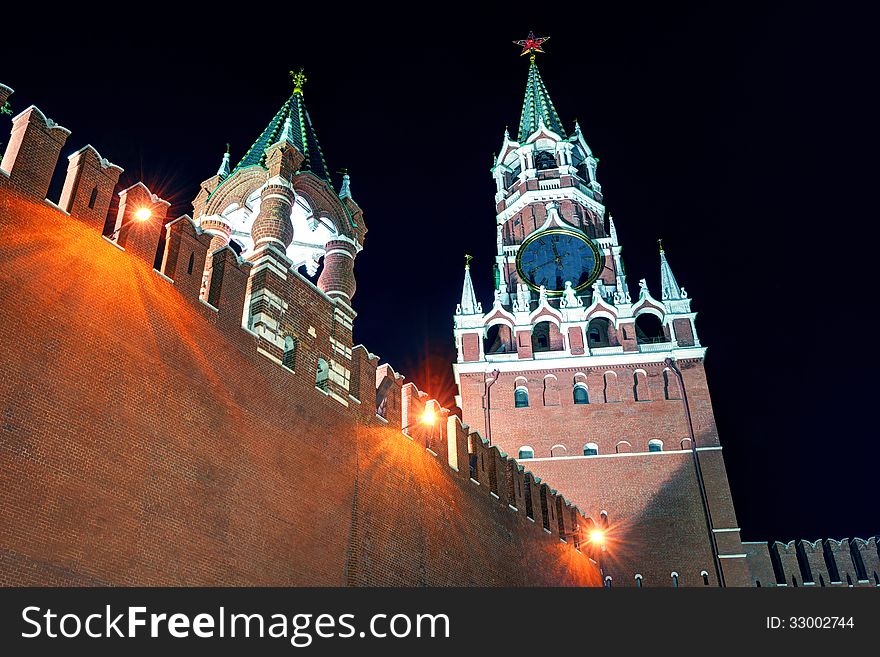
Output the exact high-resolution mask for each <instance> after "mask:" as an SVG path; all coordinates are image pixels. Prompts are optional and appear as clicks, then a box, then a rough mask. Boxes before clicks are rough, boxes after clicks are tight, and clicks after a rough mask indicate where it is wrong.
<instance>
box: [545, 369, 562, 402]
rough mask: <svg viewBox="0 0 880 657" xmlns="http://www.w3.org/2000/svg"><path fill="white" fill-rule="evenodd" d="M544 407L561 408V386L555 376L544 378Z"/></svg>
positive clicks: (550, 375) (549, 375)
mask: <svg viewBox="0 0 880 657" xmlns="http://www.w3.org/2000/svg"><path fill="white" fill-rule="evenodd" d="M544 406H559V386H558V385H557V382H556V377H555V376H554V375H553V374H548V375H547V376H545V377H544Z"/></svg>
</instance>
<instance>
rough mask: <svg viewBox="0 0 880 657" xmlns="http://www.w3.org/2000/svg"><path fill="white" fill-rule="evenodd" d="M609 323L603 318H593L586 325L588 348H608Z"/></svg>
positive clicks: (609, 339) (609, 340)
mask: <svg viewBox="0 0 880 657" xmlns="http://www.w3.org/2000/svg"><path fill="white" fill-rule="evenodd" d="M610 328H611V322H609V321H608V320H607V319H605V318H604V317H594V318H593V319H591V320H590V323H589V324H587V343H588V345H589V346H590V347H610V346H611V338H610V336H609V330H610Z"/></svg>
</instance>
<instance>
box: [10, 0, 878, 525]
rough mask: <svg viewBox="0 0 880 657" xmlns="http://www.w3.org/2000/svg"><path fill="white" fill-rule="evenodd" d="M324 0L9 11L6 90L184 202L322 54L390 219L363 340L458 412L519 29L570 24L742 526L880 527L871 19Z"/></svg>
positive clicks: (325, 91)
mask: <svg viewBox="0 0 880 657" xmlns="http://www.w3.org/2000/svg"><path fill="white" fill-rule="evenodd" d="M303 4H304V3H296V4H293V3H291V4H289V5H286V6H285V5H283V4H282V5H278V4H272V5H271V9H270V6H269V5H265V4H264V3H251V4H250V5H249V6H248V5H241V6H237V7H236V8H235V10H234V12H231V13H230V15H231V16H232V18H226V17H225V16H224V13H223V11H221V10H219V9H212V10H210V11H206V12H204V14H203V15H200V16H183V15H181V14H180V10H179V9H177V8H173V9H172V8H163V7H160V6H159V5H156V4H152V3H150V4H144V5H115V6H114V8H113V9H112V10H109V11H107V12H106V13H104V12H102V11H99V10H95V13H94V15H92V16H89V17H87V20H84V19H83V18H82V16H80V18H79V19H76V18H74V17H72V16H64V15H63V14H52V16H51V17H50V16H48V15H46V16H45V17H44V19H45V25H46V27H45V28H44V29H43V30H42V31H41V33H40V34H39V38H34V33H33V30H29V31H28V32H29V33H28V34H24V32H25V31H24V30H16V29H12V30H9V31H4V34H3V47H2V53H3V54H2V59H0V82H3V83H5V84H7V85H9V86H11V87H13V88H14V89H15V90H16V92H15V94H14V95H13V96H12V98H11V102H12V106H13V110H14V112H15V113H18V112H19V111H21V110H23V109H24V108H25V107H27V106H28V105H29V104H31V103H34V104H36V105H38V106H39V107H40V108H41V109H42V110H44V111H45V112H46V114H47V115H48V116H49V117H51V118H52V119H54V120H56V121H58V122H59V123H60V124H61V125H63V126H65V127H67V128H69V129H71V130H72V135H71V137H70V138H69V140H68V142H67V146H66V147H65V149H64V151H63V152H62V157H63V158H64V157H66V156H67V155H68V154H70V153H71V152H72V151H73V150H75V149H77V148H79V147H80V146H82V145H84V144H86V143H91V144H92V145H94V146H95V147H96V148H97V149H98V151H99V152H100V153H101V154H102V155H103V156H105V157H107V158H108V159H110V160H111V161H112V162H114V163H117V164H119V165H120V166H122V167H123V168H124V169H125V174H124V176H123V180H122V182H123V183H125V184H131V183H133V182H135V181H136V180H143V181H144V182H145V183H146V184H147V185H148V186H149V187H150V188H151V189H152V190H153V191H155V192H157V193H159V194H160V195H161V196H163V197H164V198H166V199H168V200H170V201H172V202H173V204H174V208H173V210H174V212H175V214H174V215H173V216H177V215H178V214H182V213H184V212H190V211H191V206H190V205H189V202H190V201H191V199H192V198H193V196H194V195H195V193H196V191H197V188H198V183H199V182H200V181H201V180H204V179H205V178H208V177H210V176H211V175H213V174H214V172H215V171H216V169H217V167H218V165H219V163H220V158H221V155H222V153H223V150H224V148H225V144H226V143H227V142H229V143H231V145H232V157H233V162H236V161H238V159H239V158H240V157H241V156H242V155H243V153H244V152H245V150H246V149H247V148H248V147H249V146H250V144H251V143H252V142H253V141H254V139H255V138H256V137H257V136H258V135H259V133H260V132H261V131H262V130H263V128H264V127H265V126H266V125H267V124H268V122H269V120H270V119H271V118H272V116H273V115H274V114H275V112H277V110H278V108H279V107H280V106H281V104H282V103H283V102H284V101H285V99H286V98H287V96H288V95H289V94H290V91H291V88H292V87H291V84H290V82H289V76H288V71H289V70H290V69H291V68H299V67H300V66H303V67H304V68H305V70H306V73H307V74H308V76H309V81H308V83H307V84H306V87H305V99H306V104H307V106H308V108H309V112H310V114H311V116H312V120H313V121H314V123H315V126H316V129H317V131H318V135H319V138H320V140H321V143H322V146H323V150H324V155H325V157H326V159H327V162H328V165H329V166H330V168H331V170H332V171H337V170H338V169H340V168H342V167H346V168H348V169H349V171H350V173H351V176H352V192H353V196H354V198H355V200H356V201H357V202H358V203H359V204H360V206H361V207H362V208H363V209H364V213H365V220H366V223H367V226H368V228H369V234H368V236H367V241H366V247H365V250H364V251H363V253H362V254H361V255H360V256H359V257H358V262H357V268H356V273H357V276H358V293H357V296H356V298H355V300H354V305H355V308H356V310H357V311H358V313H359V318H358V320H357V322H356V325H355V340H356V341H357V342H362V343H364V344H366V345H367V346H368V348H369V349H370V350H371V351H372V352H374V353H376V354H378V355H379V356H380V357H381V358H382V360H383V361H387V362H390V363H391V364H392V365H393V366H394V367H395V368H396V369H397V370H399V371H401V372H402V373H403V374H405V375H406V377H407V379H408V380H412V381H414V382H415V383H417V384H418V385H419V386H420V387H421V388H423V389H425V390H426V391H428V392H430V393H431V394H432V395H434V396H436V397H438V398H439V399H440V400H441V401H443V402H445V403H446V404H448V405H451V404H452V403H453V402H452V396H453V395H454V393H455V390H454V385H453V380H452V370H451V362H452V360H453V359H454V356H455V352H454V348H453V341H452V312H453V310H454V308H455V304H456V302H457V297H458V296H459V295H460V293H461V280H462V267H463V254H464V253H470V254H472V255H474V262H473V263H472V269H473V274H474V283H475V285H476V288H477V293H478V296H479V297H480V299H481V300H482V302H483V304H484V306H486V307H488V304H489V303H490V300H491V293H492V272H491V266H492V257H493V256H494V251H495V228H494V203H493V194H494V183H493V181H492V179H491V176H490V173H489V168H490V166H491V163H492V157H493V154H494V153H496V152H497V149H498V148H499V147H500V145H501V141H502V135H503V132H504V128H505V126H506V125H508V126H510V127H511V132H512V133H514V134H515V126H516V125H517V123H518V121H519V114H520V109H521V106H522V97H523V91H524V88H525V81H526V72H527V68H528V61H527V58H519V56H518V55H519V49H518V48H517V47H516V46H514V45H513V44H512V43H511V42H512V41H513V40H515V39H522V38H524V37H525V36H526V34H527V33H528V31H529V30H534V31H535V33H536V34H537V35H538V36H543V35H546V34H549V35H550V36H551V39H550V41H549V42H548V43H547V44H546V51H547V54H546V55H543V56H539V57H540V59H539V65H540V68H541V72H542V75H543V77H544V81H545V82H546V84H547V87H548V89H549V91H550V94H551V97H552V98H553V100H554V103H555V105H556V108H557V110H558V112H559V114H560V116H561V118H562V120H563V123H564V125H565V126H566V128H567V129H568V130H571V128H572V125H573V122H574V120H575V118H577V119H578V120H579V121H580V124H581V127H582V129H583V131H584V134H585V136H586V139H587V141H588V143H589V144H590V146H591V148H592V149H593V152H594V154H595V155H596V156H597V157H598V158H599V159H600V164H599V172H598V177H599V181H600V182H601V183H602V186H603V192H604V194H605V200H606V203H607V208H608V211H609V212H610V213H611V214H612V215H613V216H614V218H615V222H616V224H617V228H618V233H619V236H620V240H621V243H622V245H623V247H624V252H623V255H624V260H625V264H626V267H627V274H628V280H629V283H630V286H631V289H632V291H633V294H634V295H635V294H636V293H637V290H638V286H637V282H638V280H639V278H642V277H647V279H648V283H649V286H650V287H651V290H652V291H653V292H654V293H655V295H657V296H659V280H658V279H659V267H658V256H657V245H656V239H657V238H658V237H662V238H663V240H664V245H665V247H666V249H667V255H668V257H669V260H670V263H671V265H672V267H673V270H674V272H675V274H676V276H677V278H678V281H679V283H680V284H681V285H683V286H685V287H686V288H687V290H688V292H689V293H690V295H691V297H693V299H694V303H693V306H694V308H695V310H697V311H698V312H699V317H698V320H697V328H698V331H699V333H700V338H701V340H702V342H703V344H705V345H707V346H708V347H709V352H708V356H707V360H706V368H707V372H708V377H709V383H710V388H711V390H712V394H713V400H714V404H715V410H716V415H717V421H718V426H719V430H720V433H721V439H722V441H723V443H724V446H725V451H724V453H725V457H726V462H727V466H728V471H729V474H730V483H731V486H732V489H733V495H734V502H735V504H736V509H737V512H738V515H739V522H740V526H741V527H742V528H743V536H744V538H745V539H746V540H759V539H765V540H766V539H783V540H790V539H793V538H809V539H816V538H820V537H828V536H830V537H836V538H841V537H843V536H853V535H859V536H863V537H866V536H867V535H870V534H874V533H877V532H880V513H878V511H877V485H876V479H875V477H876V470H877V465H878V449H877V439H878V431H877V427H876V421H875V418H876V406H875V405H876V404H877V403H878V401H877V400H878V395H880V380H878V378H880V375H878V371H877V370H878V365H877V363H876V362H875V361H874V360H873V357H874V355H875V352H876V349H877V345H878V344H880V336H878V335H876V334H874V332H873V329H874V328H876V327H877V322H876V320H872V319H871V318H870V316H871V315H873V314H876V309H875V307H874V306H876V301H875V300H874V297H875V295H876V293H877V292H876V291H877V285H878V280H877V276H876V274H875V271H876V270H875V263H876V261H877V254H876V244H877V241H876V238H877V232H878V231H877V228H876V221H877V217H878V214H877V209H876V194H875V193H874V190H875V188H876V185H877V182H876V175H877V166H876V154H877V152H878V140H877V128H876V121H877V117H878V116H880V112H878V106H877V103H876V100H875V99H874V95H875V94H876V80H877V73H876V64H877V57H876V51H875V50H873V49H872V48H871V45H872V43H873V42H874V41H875V37H874V35H872V34H868V29H869V25H871V24H876V23H875V22H874V21H875V17H874V16H866V15H863V14H860V13H858V12H854V11H852V10H850V9H846V8H844V7H843V5H842V4H839V3H835V4H830V5H829V4H828V3H823V4H822V5H819V4H816V5H815V6H809V3H797V4H792V5H788V6H785V5H777V6H775V7H773V8H768V7H766V6H764V7H762V6H758V7H753V8H748V7H747V6H745V5H743V4H742V3H736V4H735V5H733V6H732V7H731V8H730V9H728V10H723V9H719V8H717V7H716V8H711V9H707V8H705V7H703V8H694V7H688V6H685V5H680V6H678V7H677V8H670V7H669V6H667V5H668V3H662V5H663V6H662V7H654V8H653V9H642V8H639V7H637V6H635V5H633V4H630V3H626V4H624V3H619V2H614V3H610V2H609V3H572V4H570V5H566V6H562V5H555V4H552V3H546V7H547V9H546V10H544V9H541V7H543V6H545V3H532V4H531V5H530V7H531V9H524V8H517V7H516V6H514V5H512V4H510V3H503V4H498V5H491V9H486V10H485V13H484V14H483V15H475V14H474V13H473V10H472V9H471V10H469V11H468V12H466V13H465V12H461V11H457V10H456V9H455V8H453V7H452V5H447V4H443V5H431V4H423V5H420V7H421V8H422V9H423V11H426V12H428V13H425V14H424V15H422V14H421V13H417V11H416V10H417V8H416V7H415V6H413V7H412V8H411V11H412V13H409V14H400V13H395V12H394V11H393V10H391V9H383V8H382V7H381V6H380V5H378V4H371V5H367V11H366V12H365V13H363V14H358V13H356V12H354V11H351V10H346V9H345V8H344V7H343V6H342V5H337V4H335V3H334V4H333V5H332V7H331V8H330V9H329V10H328V12H327V13H326V14H323V15H321V14H311V13H308V12H305V11H304V9H303ZM325 4H327V5H328V6H329V5H330V3H325ZM473 4H476V3H473ZM612 4H613V5H614V7H613V8H612V7H609V6H606V5H612ZM655 4H658V5H659V4H661V3H655ZM702 4H715V3H702ZM218 6H219V5H218ZM432 6H436V7H437V9H434V10H432V9H431V7H432ZM431 12H433V14H432V13H431ZM7 18H8V17H7ZM50 25H51V26H52V27H49V26H50ZM7 26H9V24H7ZM19 40H20V41H21V42H19ZM0 120H2V123H3V126H2V128H3V129H2V132H0V141H2V142H5V141H6V140H7V137H6V135H7V129H8V125H9V117H2V119H0ZM64 162H65V163H66V160H64ZM64 168H65V167H63V166H61V167H59V178H63V170H64ZM338 182H339V177H338V176H337V177H336V179H335V180H334V186H337V187H338ZM54 189H55V190H60V186H59V183H58V181H56V184H55V186H54ZM54 193H55V194H56V195H57V193H58V192H57V191H55V192H54ZM50 197H51V193H50ZM54 198H57V196H56V197H54Z"/></svg>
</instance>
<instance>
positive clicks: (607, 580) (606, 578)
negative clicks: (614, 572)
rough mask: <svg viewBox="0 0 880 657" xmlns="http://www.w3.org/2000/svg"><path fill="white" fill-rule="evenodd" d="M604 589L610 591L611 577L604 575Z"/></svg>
mask: <svg viewBox="0 0 880 657" xmlns="http://www.w3.org/2000/svg"><path fill="white" fill-rule="evenodd" d="M605 588H606V589H610V588H611V575H606V576H605Z"/></svg>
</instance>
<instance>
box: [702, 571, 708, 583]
mask: <svg viewBox="0 0 880 657" xmlns="http://www.w3.org/2000/svg"><path fill="white" fill-rule="evenodd" d="M700 576H701V577H702V578H703V586H709V573H707V572H706V571H705V570H704V571H703V572H701V573H700Z"/></svg>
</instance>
